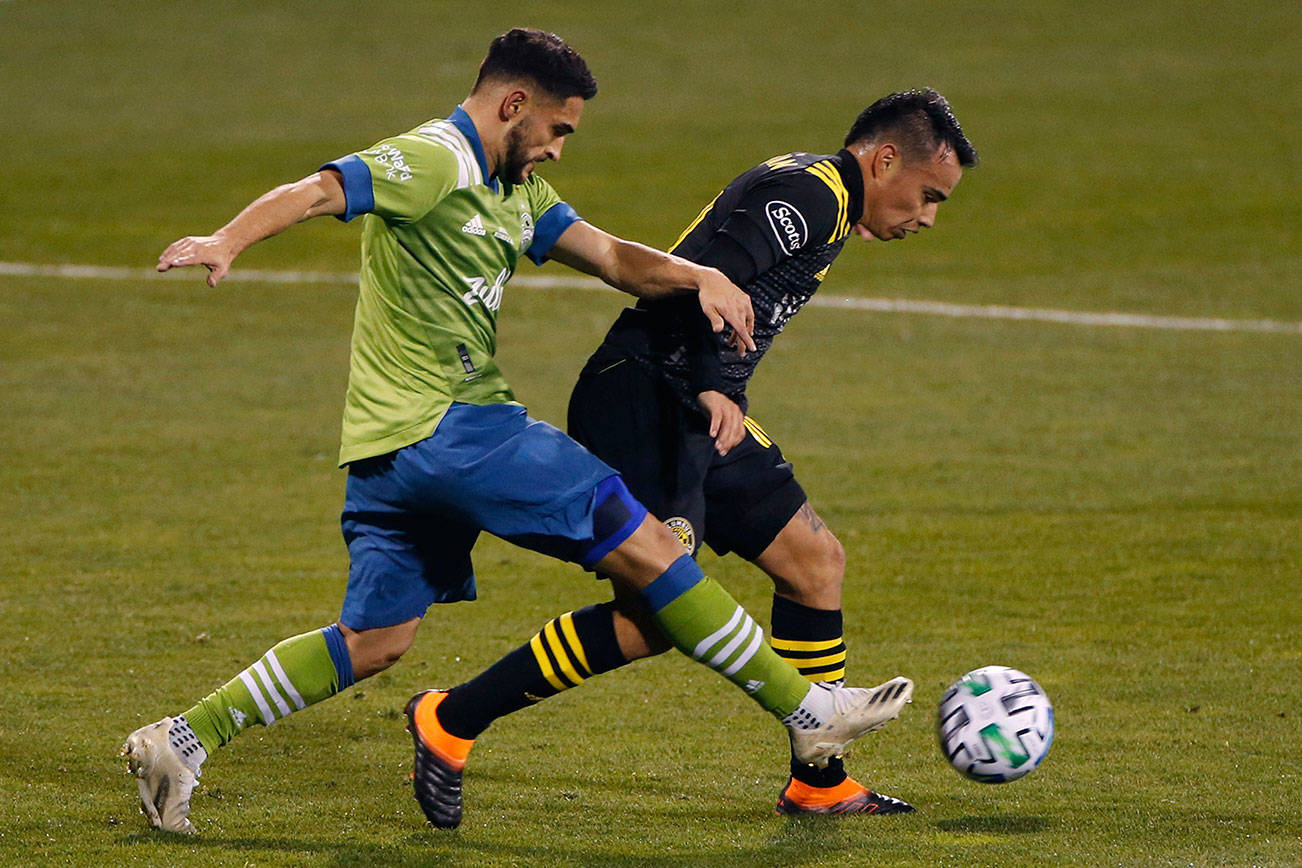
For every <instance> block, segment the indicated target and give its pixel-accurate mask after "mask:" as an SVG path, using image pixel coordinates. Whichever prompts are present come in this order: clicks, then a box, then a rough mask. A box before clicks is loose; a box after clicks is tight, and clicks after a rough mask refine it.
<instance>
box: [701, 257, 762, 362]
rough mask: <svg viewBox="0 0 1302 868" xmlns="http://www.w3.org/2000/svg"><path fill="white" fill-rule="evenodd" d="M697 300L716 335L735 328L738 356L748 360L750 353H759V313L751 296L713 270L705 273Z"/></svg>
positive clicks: (704, 271) (710, 269)
mask: <svg viewBox="0 0 1302 868" xmlns="http://www.w3.org/2000/svg"><path fill="white" fill-rule="evenodd" d="M697 296H698V299H699V300H700V303H701V310H702V311H703V312H704V313H705V316H706V317H707V318H708V319H709V320H710V328H712V329H714V330H715V331H716V332H721V331H723V328H724V326H725V325H728V326H731V327H732V340H731V343H732V346H733V347H734V348H735V349H736V350H737V354H738V355H741V356H744V355H746V351H747V350H754V349H755V338H754V337H753V336H752V334H751V333H752V332H754V331H755V311H754V309H753V308H752V307H751V304H750V296H749V295H747V294H746V293H745V292H743V291H742V290H740V289H738V288H737V287H736V286H735V285H734V284H733V282H732V281H731V280H729V279H728V278H726V277H724V276H723V273H722V272H721V271H717V270H716V269H713V268H706V269H703V274H702V277H701V281H700V287H699V288H698V290H697Z"/></svg>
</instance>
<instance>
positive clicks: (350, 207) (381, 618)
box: [123, 29, 912, 832]
mask: <svg viewBox="0 0 1302 868" xmlns="http://www.w3.org/2000/svg"><path fill="white" fill-rule="evenodd" d="M595 93H596V83H595V82H594V81H593V79H592V76H591V74H590V73H589V72H588V68H587V65H586V64H585V63H584V61H583V59H582V58H581V57H580V56H579V55H578V54H577V53H576V52H575V51H574V50H573V49H572V48H570V47H569V46H568V45H566V44H565V43H564V42H563V41H562V40H561V39H559V38H558V37H556V36H554V35H552V34H549V33H543V32H542V31H537V30H525V29H515V30H511V31H509V32H508V33H505V34H503V35H502V36H500V37H498V38H497V39H495V40H494V41H493V43H492V45H491V47H490V49H489V53H488V56H487V57H486V58H485V60H484V62H483V64H482V65H481V67H480V71H479V77H478V79H477V81H476V83H475V86H474V88H473V89H472V91H471V93H470V95H469V96H468V97H467V98H466V100H465V101H464V102H463V104H462V105H461V106H460V107H458V109H457V110H456V111H455V112H453V113H452V115H451V116H450V117H448V118H447V119H445V120H433V121H429V122H427V123H424V124H421V125H420V126H418V127H416V128H415V129H413V130H411V131H410V132H407V133H404V134H402V135H398V136H394V137H392V138H389V139H386V140H384V141H382V142H380V143H379V144H377V145H375V146H374V147H372V148H368V149H366V150H363V151H360V152H358V153H355V154H350V155H348V156H346V157H343V158H341V159H338V160H334V161H332V162H329V163H327V164H325V165H324V166H322V167H321V168H320V169H319V170H318V171H317V172H315V173H314V174H312V175H309V176H308V177H306V178H304V179H302V180H301V181H298V182H296V183H292V184H287V185H284V186H282V187H278V188H276V189H274V190H272V191H270V192H269V193H267V194H265V195H264V196H262V197H260V198H259V199H257V200H256V201H254V202H253V203H252V204H250V205H249V206H248V207H247V208H245V209H244V210H243V211H242V212H240V214H239V215H237V216H236V217H235V219H233V220H232V221H231V222H230V223H228V224H227V225H226V226H224V227H222V228H221V229H220V230H218V231H217V232H216V233H215V234H213V235H210V236H202V237H188V238H183V239H181V240H179V241H177V242H175V243H174V244H172V245H171V246H169V247H168V248H167V249H166V250H165V251H164V252H163V254H162V256H161V257H160V258H159V263H158V270H159V271H166V270H168V269H170V268H175V267H186V266H196V265H202V266H205V267H206V268H208V270H209V275H208V283H209V285H211V286H216V285H217V283H218V282H219V281H220V280H221V279H222V277H223V276H224V275H225V274H226V273H227V271H228V270H229V268H230V266H231V262H232V261H233V260H234V259H235V257H236V256H238V255H239V253H240V252H241V251H243V250H244V249H245V248H247V247H248V246H250V245H251V244H253V243H255V242H257V241H260V240H262V239H264V238H267V237H269V236H272V235H275V234H277V233H278V232H281V231H283V230H284V229H287V228H289V227H290V226H292V225H293V224H294V223H296V222H300V221H303V220H307V219H309V218H312V217H318V216H323V215H333V216H335V217H339V218H341V219H343V220H350V219H352V218H354V217H358V216H362V218H363V228H362V268H361V281H360V282H361V286H360V293H359V299H358V304H357V313H356V319H355V324H354V330H353V339H352V347H351V356H350V372H349V381H348V394H347V399H346V402H345V409H344V422H343V442H342V448H341V450H340V464H341V465H343V466H346V467H347V468H348V482H347V493H346V497H345V504H344V511H343V516H342V525H343V533H344V539H345V541H346V543H347V545H348V551H349V563H350V566H349V577H348V588H347V591H346V592H345V595H344V602H343V606H342V610H341V613H340V616H339V619H338V621H337V622H336V623H333V624H330V625H328V626H326V627H324V628H321V629H319V630H312V631H309V632H307V633H303V634H301V635H298V636H294V637H291V638H289V639H285V640H283V641H281V642H280V643H278V644H277V645H275V646H274V647H273V648H271V649H270V650H269V651H267V652H266V654H264V655H263V656H262V657H261V658H259V659H258V660H257V661H255V662H254V663H253V664H252V665H250V666H249V667H248V668H247V669H245V670H243V671H242V672H240V673H238V674H237V675H236V676H235V677H234V678H232V679H231V680H230V681H228V682H227V683H226V684H225V685H223V686H222V687H220V688H218V689H217V690H215V691H214V692H212V693H211V694H209V695H208V696H206V697H204V698H203V699H201V700H199V701H198V702H197V703H195V704H194V705H192V706H191V707H189V708H188V709H186V710H185V711H184V713H182V714H180V715H177V716H175V717H164V718H163V719H162V720H160V721H158V722H156V723H153V724H150V725H148V726H144V727H141V728H140V729H138V730H136V731H135V732H133V733H132V734H131V735H130V736H129V737H128V738H127V741H126V744H125V745H124V746H123V754H124V755H125V756H126V757H127V762H128V767H129V768H130V769H131V771H132V773H133V774H134V775H135V776H136V778H137V784H138V789H139V792H140V801H141V809H142V810H143V811H144V813H145V815H146V817H147V818H148V819H149V821H150V823H151V825H153V826H155V827H157V828H162V829H166V830H170V831H179V832H186V831H190V830H191V828H192V827H191V824H190V820H189V817H188V814H189V799H190V793H191V791H192V790H193V788H194V785H195V782H196V778H197V776H198V774H199V771H200V767H201V765H202V763H203V762H204V761H205V760H206V759H207V757H208V755H209V754H211V753H213V752H214V751H216V750H217V748H218V747H220V746H222V745H225V744H227V743H228V742H229V741H231V739H233V738H234V737H235V736H236V735H238V734H239V733H240V732H241V731H242V730H244V729H245V728H246V727H248V726H251V725H254V724H262V725H270V724H271V723H273V722H275V721H276V720H279V719H280V718H282V717H285V716H287V715H289V714H291V713H293V712H295V711H298V710H301V709H303V708H305V707H307V706H308V705H312V704H314V703H316V702H320V701H321V700H323V699H326V698H328V697H330V696H332V695H334V694H335V693H337V692H339V691H340V690H342V689H344V688H346V687H348V686H349V685H351V684H353V683H354V682H355V681H357V680H360V679H362V678H366V677H368V676H370V675H373V674H375V673H376V672H379V671H381V670H383V669H384V668H386V667H388V666H390V665H391V664H393V663H394V662H395V661H396V660H398V658H399V657H401V656H402V654H403V653H404V652H405V651H406V650H407V648H408V647H409V646H410V644H411V642H412V640H413V638H414V637H415V634H416V630H417V627H418V626H419V624H420V621H421V618H422V617H423V616H424V615H425V612H426V610H427V609H428V607H429V606H430V605H431V604H433V603H441V602H455V601H457V600H469V599H474V597H475V575H474V572H473V569H472V567H471V561H470V551H471V548H472V546H473V544H474V541H475V539H476V538H477V536H478V534H479V533H480V531H483V530H487V531H488V532H490V533H492V534H494V535H496V536H499V537H502V538H503V539H507V540H509V541H511V542H514V543H517V544H519V545H522V546H525V547H527V548H530V549H533V550H535V551H539V552H542V553H544V554H548V555H551V556H554V557H558V558H562V559H565V560H569V561H573V562H575V563H578V564H580V565H582V566H583V567H585V568H587V569H594V570H597V571H600V572H601V573H602V574H603V575H607V576H610V577H611V578H612V580H613V581H614V582H615V584H616V586H617V587H619V588H621V589H622V590H623V591H625V592H627V593H634V594H641V595H642V596H643V598H644V599H645V600H646V605H647V608H648V610H649V611H650V612H652V613H653V617H654V619H655V623H656V625H657V627H658V628H659V630H660V631H661V632H662V633H663V634H664V635H665V636H666V637H668V638H669V641H671V642H672V643H673V644H674V645H675V647H677V648H679V649H680V650H682V651H683V652H684V653H686V654H688V655H689V656H691V657H693V658H694V659H696V660H698V661H700V662H701V663H703V664H704V665H707V666H710V667H712V668H714V669H715V670H717V671H718V672H720V674H722V675H723V676H724V677H726V678H728V679H729V680H730V681H732V682H733V683H734V684H735V685H737V686H738V687H740V688H741V689H743V690H744V691H745V692H746V693H747V694H749V695H750V696H751V697H752V698H753V699H754V700H755V701H756V702H757V703H758V704H759V705H760V706H761V707H763V708H764V709H765V710H766V711H768V712H770V713H771V714H773V715H774V716H775V717H777V718H778V719H779V720H781V722H782V723H783V724H784V725H785V726H786V728H787V731H788V734H789V737H790V741H791V745H792V749H793V751H794V752H795V754H796V755H797V756H798V757H800V758H801V760H802V761H804V762H811V763H817V764H824V763H826V762H827V761H828V760H829V759H830V758H831V757H833V756H835V755H837V754H839V753H840V752H841V751H842V750H843V749H844V748H845V745H846V744H848V743H849V742H850V741H852V740H853V739H855V738H857V737H858V736H860V735H862V734H863V733H865V732H867V731H870V730H872V729H875V728H877V727H879V726H882V725H883V724H885V723H886V722H887V721H889V720H891V719H893V718H894V717H896V716H897V715H898V714H899V711H900V709H901V708H902V707H903V704H904V703H905V702H907V701H908V700H909V698H910V695H911V692H912V683H911V682H909V681H908V680H907V679H904V678H896V679H893V680H892V681H890V682H887V683H886V684H884V685H881V686H879V687H878V688H873V689H858V688H844V687H839V686H830V685H811V684H810V683H809V682H808V681H806V680H805V679H804V678H802V677H801V675H800V673H799V672H798V671H797V670H796V669H795V668H794V667H792V666H791V665H790V664H788V663H787V662H785V661H783V660H782V659H781V658H780V657H778V656H777V655H776V654H775V653H774V652H773V651H772V649H770V648H769V646H768V645H767V644H765V643H764V642H763V641H762V639H763V636H762V633H761V632H760V631H759V629H758V627H756V626H755V624H754V622H753V621H752V620H751V618H750V616H749V615H747V614H746V613H745V612H744V611H743V610H742V609H741V607H740V606H739V605H737V603H736V601H734V600H733V599H732V597H731V596H730V595H729V594H728V593H727V592H726V591H725V590H724V589H723V588H722V587H720V586H719V585H718V584H716V583H714V582H712V581H711V580H709V579H707V578H706V577H705V576H704V575H703V574H702V573H701V571H700V569H699V568H698V567H697V566H696V564H695V562H694V561H693V560H692V558H691V557H690V556H688V555H687V554H685V553H684V551H683V548H682V546H681V545H680V544H679V543H678V540H677V539H676V538H675V536H674V535H673V533H672V532H670V531H669V530H668V529H667V528H666V527H665V526H664V525H662V524H661V523H660V522H659V521H658V520H656V519H655V517H654V516H651V515H650V514H649V513H648V512H647V510H646V508H645V507H644V506H643V505H642V504H641V503H639V502H638V501H637V500H636V499H634V498H633V497H632V495H631V494H629V492H628V489H627V487H626V486H625V485H624V483H623V481H622V480H621V478H620V476H619V474H617V473H616V472H615V471H614V470H612V469H611V468H610V467H609V466H608V465H606V464H604V463H603V462H602V461H600V460H599V459H597V458H595V457H594V456H593V455H591V454H590V453H589V452H587V451H586V450H584V449H583V448H582V447H580V446H579V445H578V444H577V443H575V442H574V441H573V440H571V439H570V438H568V437H566V436H565V435H564V434H562V433H561V432H560V431H559V430H557V429H556V428H553V427H552V426H550V425H547V424H546V423H543V422H538V421H535V420H533V419H530V418H529V417H528V416H527V415H526V414H525V410H524V407H522V406H521V405H519V404H518V403H516V402H515V399H514V395H513V393H512V392H511V389H510V387H509V386H508V385H507V383H506V381H505V379H504V378H503V376H502V373H501V371H500V370H499V369H498V367H497V365H496V364H495V362H494V361H493V355H494V352H495V350H496V342H497V339H496V325H497V311H498V308H499V306H500V304H501V299H502V292H503V289H504V287H505V286H506V284H507V281H508V280H509V279H510V277H511V274H512V273H513V272H514V270H515V266H516V264H517V261H518V259H519V257H520V255H521V254H523V255H526V256H528V257H529V258H530V259H532V260H533V261H534V262H536V263H541V262H542V261H543V260H544V259H546V258H548V257H550V258H553V259H556V260H558V261H560V262H563V263H565V264H567V265H569V266H571V267H574V268H576V269H579V270H581V271H583V272H585V273H588V274H593V275H597V276H599V277H601V278H602V279H603V280H604V281H605V282H606V283H608V284H610V285H611V286H613V287H616V288H618V289H621V290H624V291H626V292H628V293H630V294H632V295H635V296H637V297H639V298H644V299H654V298H665V297H669V296H674V295H680V294H686V295H690V294H694V295H695V296H696V299H697V301H698V303H699V306H700V309H701V311H702V313H703V314H704V316H705V317H706V318H707V319H708V320H709V321H710V322H711V323H712V327H713V328H714V329H715V330H716V331H719V332H724V331H725V328H729V329H731V333H730V334H731V340H732V344H733V346H734V347H735V349H736V350H737V352H744V351H747V350H754V349H755V342H754V340H753V338H752V336H751V333H752V329H753V312H752V309H751V306H750V301H749V298H748V297H747V296H746V295H745V293H743V292H742V291H741V290H739V289H738V288H737V287H736V286H735V285H733V284H732V283H731V282H730V281H728V280H727V278H725V277H724V276H723V275H722V273H720V272H719V271H717V270H715V269H712V268H708V267H704V266H700V265H696V264H694V263H691V262H688V261H686V260H684V259H681V258H678V257H675V256H670V255H668V254H665V253H661V252H659V251H655V250H651V249H650V248H647V247H644V246H642V245H639V244H635V243H632V242H628V241H625V240H622V239H619V238H616V237H614V236H612V235H609V234H607V233H605V232H602V231H601V230H599V229H597V228H596V227H593V226H591V225H590V224H588V223H586V222H583V221H582V220H581V219H580V218H579V217H578V215H577V214H576V213H575V212H574V209H573V208H571V207H570V206H569V205H568V204H566V203H565V202H563V201H562V200H561V199H560V197H559V196H557V195H556V193H555V192H554V191H553V190H552V188H551V187H550V186H549V185H548V184H547V183H546V182H545V181H543V180H542V179H541V178H539V177H537V176H536V175H535V174H534V173H533V169H534V167H535V166H536V165H537V164H538V163H541V162H545V161H547V160H554V159H559V158H560V155H561V150H562V148H563V146H564V143H565V140H566V137H567V136H568V135H569V134H571V133H572V132H574V130H575V129H576V128H577V127H578V124H579V120H580V117H581V115H582V112H583V107H584V104H585V101H586V100H587V99H589V98H591V97H592V96H594V95H595ZM445 697H446V694H444V693H440V692H436V691H424V692H421V693H418V694H417V695H416V696H414V697H413V698H412V701H411V702H410V703H409V704H408V708H407V716H408V719H409V724H410V729H411V731H412V735H413V738H414V742H415V747H416V769H415V794H416V797H417V799H418V800H419V801H420V803H421V807H422V808H423V809H424V811H425V814H426V816H427V817H428V818H429V819H430V821H431V822H433V823H435V824H436V825H441V826H450V825H455V824H456V822H458V821H459V820H460V804H459V792H460V788H459V780H460V775H461V771H462V768H463V767H464V765H465V760H466V755H467V753H468V751H469V745H470V743H469V742H468V741H466V740H462V739H458V738H456V737H455V736H454V735H452V734H449V733H447V732H446V731H444V730H443V729H442V727H441V726H440V724H439V721H438V713H437V707H438V705H439V703H440V702H441V701H442V699H443V698H445ZM449 793H455V794H456V799H457V804H456V805H455V806H450V805H448V804H447V802H446V799H447V795H448V794H449ZM453 807H454V808H455V810H452V808H453Z"/></svg>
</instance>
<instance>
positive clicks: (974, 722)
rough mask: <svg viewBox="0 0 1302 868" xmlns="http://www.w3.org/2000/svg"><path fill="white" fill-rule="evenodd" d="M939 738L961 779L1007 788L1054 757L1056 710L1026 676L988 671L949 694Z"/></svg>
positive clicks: (952, 688)
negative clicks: (1051, 747) (1049, 756)
mask: <svg viewBox="0 0 1302 868" xmlns="http://www.w3.org/2000/svg"><path fill="white" fill-rule="evenodd" d="M937 734H938V735H939V737H940V750H941V752H942V753H944V754H945V758H946V759H947V760H949V763H950V765H952V766H953V767H954V768H955V770H957V771H958V773H959V774H961V775H963V776H964V777H967V778H971V779H972V780H974V781H981V782H982V783H985V784H1003V783H1007V782H1008V781H1015V780H1017V779H1018V778H1020V777H1023V776H1024V775H1026V774H1028V773H1030V772H1031V770H1032V769H1034V768H1035V767H1036V766H1038V765H1039V764H1040V760H1042V759H1044V756H1045V754H1047V753H1048V752H1049V745H1050V744H1052V743H1053V706H1052V705H1051V704H1050V703H1049V697H1048V696H1046V695H1045V693H1044V690H1042V689H1041V688H1040V685H1038V684H1036V683H1035V682H1034V681H1032V680H1031V676H1029V675H1027V674H1026V673H1025V672H1018V671H1017V670H1016V669H1009V668H1008V667H1007V666H983V667H981V668H980V669H973V670H972V671H971V672H969V673H968V674H966V675H964V676H963V677H962V678H960V679H959V680H958V681H955V682H954V683H953V684H952V685H950V688H949V689H948V690H946V691H945V695H944V696H943V697H941V700H940V714H939V719H938V721H937Z"/></svg>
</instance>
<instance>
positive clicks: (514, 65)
mask: <svg viewBox="0 0 1302 868" xmlns="http://www.w3.org/2000/svg"><path fill="white" fill-rule="evenodd" d="M522 78H523V79H528V80H529V81H532V82H533V83H534V84H536V85H538V86H539V87H541V88H542V89H543V90H545V91H547V93H549V94H551V95H552V96H554V97H556V98H557V99H569V98H570V97H572V96H581V97H583V98H584V99H592V98H593V97H594V96H596V95H597V81H596V79H594V78H593V77H592V73H591V72H589V71H588V64H587V63H586V62H585V61H584V60H583V58H582V57H580V56H579V53H578V52H577V51H575V50H574V49H573V48H570V46H569V45H567V44H566V42H565V40H564V39H561V38H560V37H559V36H557V35H556V34H555V33H548V32H546V31H545V30H535V29H533V28H531V27H516V28H513V29H511V30H508V31H506V32H505V33H503V34H502V35H501V36H499V37H497V38H496V39H494V40H493V42H492V44H491V45H489V46H488V56H487V57H485V58H484V62H483V63H481V64H480V65H479V78H477V79H475V87H474V90H479V85H480V84H482V83H483V82H485V81H488V80H490V79H498V80H501V79H522Z"/></svg>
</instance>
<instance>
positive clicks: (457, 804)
mask: <svg viewBox="0 0 1302 868" xmlns="http://www.w3.org/2000/svg"><path fill="white" fill-rule="evenodd" d="M446 696H447V692H446V691H443V690H422V691H421V692H420V693H417V694H416V695H415V696H413V697H412V698H411V699H410V700H408V701H407V707H406V709H405V711H406V714H407V731H408V732H410V733H411V738H412V742H413V743H414V745H415V748H416V760H415V764H414V766H413V769H412V773H411V783H412V790H413V791H414V792H413V794H414V795H415V797H416V801H417V802H419V803H420V807H421V810H422V811H424V812H425V818H426V819H427V820H429V821H430V822H431V823H433V824H434V825H435V826H437V827H438V828H440V829H455V828H456V827H457V826H459V825H461V772H462V770H463V769H464V768H465V767H466V757H467V756H468V755H469V754H470V748H471V746H473V745H474V741H473V740H471V739H464V738H458V737H457V736H455V735H452V734H451V733H450V732H448V731H447V730H445V729H444V728H443V725H442V724H441V723H439V719H438V715H437V714H435V709H436V708H438V706H439V703H441V702H442V701H443V699H444V698H445V697H446Z"/></svg>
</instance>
